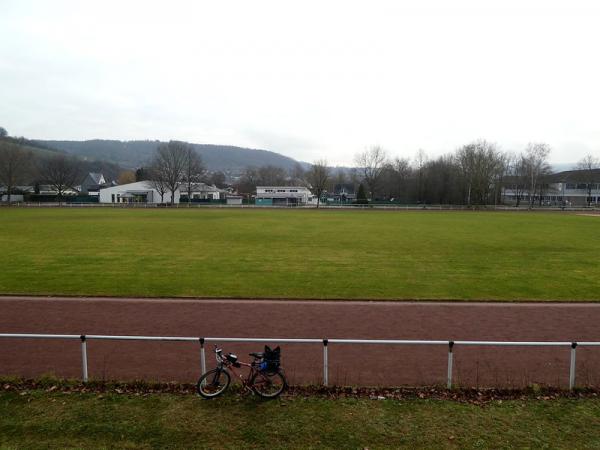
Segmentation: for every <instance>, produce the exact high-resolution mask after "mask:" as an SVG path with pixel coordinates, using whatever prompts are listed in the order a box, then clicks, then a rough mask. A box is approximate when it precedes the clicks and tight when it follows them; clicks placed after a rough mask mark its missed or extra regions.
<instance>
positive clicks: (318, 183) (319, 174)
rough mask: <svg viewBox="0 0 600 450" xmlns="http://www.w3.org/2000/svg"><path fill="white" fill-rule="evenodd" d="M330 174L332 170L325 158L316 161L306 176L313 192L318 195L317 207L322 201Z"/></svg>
mask: <svg viewBox="0 0 600 450" xmlns="http://www.w3.org/2000/svg"><path fill="white" fill-rule="evenodd" d="M330 175H331V171H330V169H329V167H328V166H327V161H325V160H324V159H321V160H319V161H315V162H314V163H313V164H312V166H311V167H310V169H309V170H308V173H307V176H306V178H307V180H308V182H309V184H310V186H311V189H312V191H313V193H314V194H316V196H317V208H318V207H319V205H320V203H321V195H322V194H323V192H324V191H325V187H326V186H327V182H328V181H329V177H330Z"/></svg>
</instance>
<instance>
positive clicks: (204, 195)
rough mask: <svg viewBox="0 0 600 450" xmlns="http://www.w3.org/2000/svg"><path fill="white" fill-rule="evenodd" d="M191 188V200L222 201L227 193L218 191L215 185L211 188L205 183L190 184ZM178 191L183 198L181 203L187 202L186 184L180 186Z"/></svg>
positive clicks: (221, 190)
mask: <svg viewBox="0 0 600 450" xmlns="http://www.w3.org/2000/svg"><path fill="white" fill-rule="evenodd" d="M191 188H192V189H191V193H192V200H221V199H224V198H225V195H226V194H227V191H225V190H223V189H219V188H218V187H216V186H215V185H212V186H211V185H209V184H206V183H192V185H191ZM179 190H180V191H181V196H182V197H185V199H183V200H182V202H183V201H187V196H188V186H187V184H182V185H181V186H180V187H179Z"/></svg>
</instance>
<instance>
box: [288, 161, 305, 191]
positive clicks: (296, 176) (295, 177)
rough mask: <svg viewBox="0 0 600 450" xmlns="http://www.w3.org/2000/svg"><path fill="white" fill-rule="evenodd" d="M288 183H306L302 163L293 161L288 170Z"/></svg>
mask: <svg viewBox="0 0 600 450" xmlns="http://www.w3.org/2000/svg"><path fill="white" fill-rule="evenodd" d="M289 174H290V183H291V184H292V185H294V186H304V185H305V184H306V171H305V170H304V168H303V167H302V164H300V163H295V164H294V165H293V167H292V168H291V169H290V170H289Z"/></svg>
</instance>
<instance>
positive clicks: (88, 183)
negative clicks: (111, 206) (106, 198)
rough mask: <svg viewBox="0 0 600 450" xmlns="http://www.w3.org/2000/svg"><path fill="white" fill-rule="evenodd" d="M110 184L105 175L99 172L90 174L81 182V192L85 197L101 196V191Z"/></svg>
mask: <svg viewBox="0 0 600 450" xmlns="http://www.w3.org/2000/svg"><path fill="white" fill-rule="evenodd" d="M107 185H108V183H107V182H106V179H105V178H104V175H102V174H101V173H97V172H90V173H88V174H87V175H86V176H85V178H84V179H83V181H82V182H81V188H80V190H79V192H80V193H81V194H83V195H95V196H97V195H99V192H100V189H102V188H104V187H107Z"/></svg>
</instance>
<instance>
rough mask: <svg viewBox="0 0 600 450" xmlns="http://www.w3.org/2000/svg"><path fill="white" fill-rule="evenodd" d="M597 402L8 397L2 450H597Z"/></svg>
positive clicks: (6, 393) (3, 403)
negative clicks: (311, 449) (559, 449)
mask: <svg viewBox="0 0 600 450" xmlns="http://www.w3.org/2000/svg"><path fill="white" fill-rule="evenodd" d="M598 446H600V401H599V400H598V399H596V398H579V399H574V398H557V399H553V400H549V401H548V400H538V399H534V398H521V399H514V400H494V401H489V402H486V403H484V404H481V405H480V404H474V403H470V402H457V401H452V400H440V399H432V398H425V399H419V398H408V399H404V400H390V399H386V400H372V399H369V398H334V399H331V398H323V397H320V396H303V395H292V396H289V397H285V398H282V399H280V400H276V401H260V400H258V399H255V398H253V397H247V396H241V395H238V394H230V395H226V396H224V397H222V398H219V399H215V400H211V401H206V400H201V399H199V398H198V397H196V396H194V395H181V394H179V395H178V394H173V393H145V394H144V393H140V392H136V393H133V392H128V393H121V394H119V393H116V392H103V393H98V392H81V391H69V390H67V391H63V390H52V388H48V389H39V388H37V389H29V390H23V391H20V390H6V389H5V390H2V391H1V392H0V447H2V448H72V447H78V448H270V449H272V448H336V449H339V448H370V449H374V448H406V447H413V448H414V447H416V448H511V447H520V448H523V447H524V448H528V447H535V448H597V447H598Z"/></svg>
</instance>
